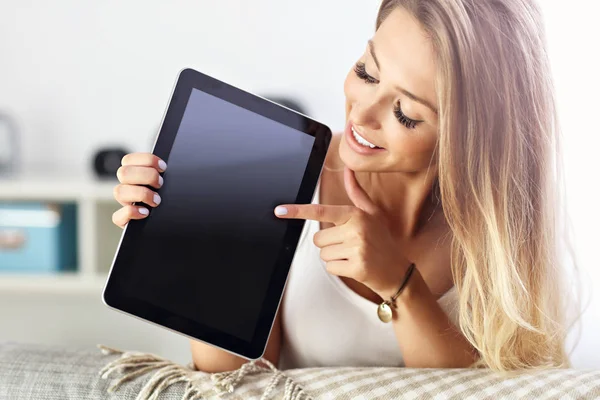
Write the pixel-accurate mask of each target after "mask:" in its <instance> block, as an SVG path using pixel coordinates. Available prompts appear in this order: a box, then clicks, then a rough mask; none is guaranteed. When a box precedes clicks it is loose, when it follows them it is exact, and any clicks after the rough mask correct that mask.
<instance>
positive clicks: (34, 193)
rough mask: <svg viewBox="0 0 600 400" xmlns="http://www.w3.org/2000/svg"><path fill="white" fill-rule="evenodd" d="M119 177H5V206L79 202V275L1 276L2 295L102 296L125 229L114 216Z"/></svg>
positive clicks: (0, 192) (0, 197)
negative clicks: (37, 202)
mask: <svg viewBox="0 0 600 400" xmlns="http://www.w3.org/2000/svg"><path fill="white" fill-rule="evenodd" d="M117 184H118V182H117V180H116V179H109V180H101V179H98V178H96V177H95V176H93V175H91V174H88V175H86V174H79V175H76V174H72V173H63V174H58V173H54V174H52V173H48V172H38V173H36V174H31V173H29V174H18V175H14V176H9V177H5V176H0V202H2V201H40V202H49V203H53V202H61V203H62V202H73V203H75V204H76V205H77V256H78V260H77V264H78V268H77V272H72V273H56V274H54V275H52V274H47V273H40V274H22V275H19V274H11V273H4V272H0V295H2V294H6V293H14V294H22V293H45V294H50V295H55V294H56V295H60V294H77V293H89V294H92V295H93V294H97V295H100V293H101V291H102V288H103V287H104V283H105V281H106V274H107V270H108V268H109V267H110V263H111V261H112V258H113V256H114V251H115V250H116V247H117V244H118V241H119V238H120V233H121V231H120V229H118V228H116V227H115V226H113V225H112V221H111V214H112V212H114V211H116V209H118V207H119V204H118V203H117V202H116V201H115V200H114V198H113V189H114V187H115V185H117Z"/></svg>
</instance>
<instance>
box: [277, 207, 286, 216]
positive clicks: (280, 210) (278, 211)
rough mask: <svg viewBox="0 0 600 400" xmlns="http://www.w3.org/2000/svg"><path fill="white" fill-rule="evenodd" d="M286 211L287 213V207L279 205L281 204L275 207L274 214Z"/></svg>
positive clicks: (281, 213)
mask: <svg viewBox="0 0 600 400" xmlns="http://www.w3.org/2000/svg"><path fill="white" fill-rule="evenodd" d="M287 213H288V210H287V208H285V207H281V206H277V207H275V214H277V215H286V214H287Z"/></svg>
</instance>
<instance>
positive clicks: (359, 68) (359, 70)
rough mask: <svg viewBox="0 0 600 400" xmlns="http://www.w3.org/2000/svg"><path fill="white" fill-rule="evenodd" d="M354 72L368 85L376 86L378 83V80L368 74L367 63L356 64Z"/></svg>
mask: <svg viewBox="0 0 600 400" xmlns="http://www.w3.org/2000/svg"><path fill="white" fill-rule="evenodd" d="M354 72H355V73H356V76H358V77H359V78H360V79H362V80H363V81H365V82H367V83H370V84H374V83H377V82H378V81H377V79H375V78H373V77H372V76H371V75H369V74H368V73H367V71H366V69H365V63H363V62H357V63H356V65H355V66H354Z"/></svg>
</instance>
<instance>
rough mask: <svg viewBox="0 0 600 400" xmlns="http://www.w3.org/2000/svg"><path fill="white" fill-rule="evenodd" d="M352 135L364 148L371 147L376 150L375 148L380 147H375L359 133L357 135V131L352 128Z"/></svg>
mask: <svg viewBox="0 0 600 400" xmlns="http://www.w3.org/2000/svg"><path fill="white" fill-rule="evenodd" d="M352 135H353V136H354V138H355V139H356V141H357V142H358V143H360V144H362V145H363V146H366V147H370V148H372V149H374V148H375V147H378V146H375V145H374V144H373V143H371V142H369V141H368V140H367V139H365V138H364V137H362V136H360V135H359V134H358V133H356V131H355V130H354V127H352Z"/></svg>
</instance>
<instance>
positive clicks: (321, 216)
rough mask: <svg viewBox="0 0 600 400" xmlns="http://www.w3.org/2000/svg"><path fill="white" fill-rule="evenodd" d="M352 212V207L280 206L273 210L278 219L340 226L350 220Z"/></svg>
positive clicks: (322, 205)
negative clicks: (303, 220)
mask: <svg viewBox="0 0 600 400" xmlns="http://www.w3.org/2000/svg"><path fill="white" fill-rule="evenodd" d="M353 210H354V207H352V206H333V205H325V204H282V205H280V206H277V207H276V208H275V215H277V216H278V217H279V218H292V219H310V220H315V221H321V222H330V223H332V224H335V225H340V224H344V223H346V222H347V221H348V220H349V219H350V217H351V216H352V212H353Z"/></svg>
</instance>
